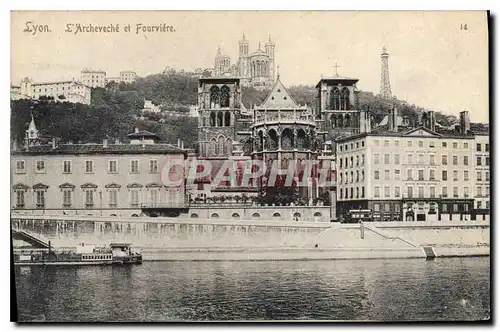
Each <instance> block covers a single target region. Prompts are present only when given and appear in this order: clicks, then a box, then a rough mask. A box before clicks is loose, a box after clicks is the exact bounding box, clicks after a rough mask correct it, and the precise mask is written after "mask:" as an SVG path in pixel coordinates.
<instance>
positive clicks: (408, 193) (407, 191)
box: [406, 187, 413, 198]
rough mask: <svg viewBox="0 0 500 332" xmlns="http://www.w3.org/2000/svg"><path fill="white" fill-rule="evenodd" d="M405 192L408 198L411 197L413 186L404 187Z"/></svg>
mask: <svg viewBox="0 0 500 332" xmlns="http://www.w3.org/2000/svg"><path fill="white" fill-rule="evenodd" d="M406 193H407V195H408V198H412V197H413V187H406Z"/></svg>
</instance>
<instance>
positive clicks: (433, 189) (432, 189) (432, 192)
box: [429, 187, 436, 198]
mask: <svg viewBox="0 0 500 332" xmlns="http://www.w3.org/2000/svg"><path fill="white" fill-rule="evenodd" d="M429 196H430V197H431V198H435V197H436V187H429Z"/></svg>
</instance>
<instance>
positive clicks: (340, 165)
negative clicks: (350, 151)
mask: <svg viewBox="0 0 500 332" xmlns="http://www.w3.org/2000/svg"><path fill="white" fill-rule="evenodd" d="M342 161H343V159H342V158H340V164H339V168H342Z"/></svg>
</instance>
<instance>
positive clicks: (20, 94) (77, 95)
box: [11, 77, 92, 105]
mask: <svg viewBox="0 0 500 332" xmlns="http://www.w3.org/2000/svg"><path fill="white" fill-rule="evenodd" d="M14 92H15V96H16V98H17V99H40V98H43V97H51V98H53V99H54V100H55V101H61V102H64V101H67V102H70V103H81V104H86V105H90V102H91V92H92V91H91V88H90V87H88V86H86V85H84V84H82V83H80V82H76V81H56V82H45V83H36V82H33V80H31V79H30V78H28V77H26V78H24V79H23V80H21V85H20V87H19V88H17V87H15V89H14ZM11 95H12V89H11Z"/></svg>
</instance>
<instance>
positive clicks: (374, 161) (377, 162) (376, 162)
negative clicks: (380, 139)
mask: <svg viewBox="0 0 500 332" xmlns="http://www.w3.org/2000/svg"><path fill="white" fill-rule="evenodd" d="M379 158H380V156H379V155H378V154H374V155H373V163H374V164H375V165H378V164H379V163H380V159H379Z"/></svg>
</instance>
